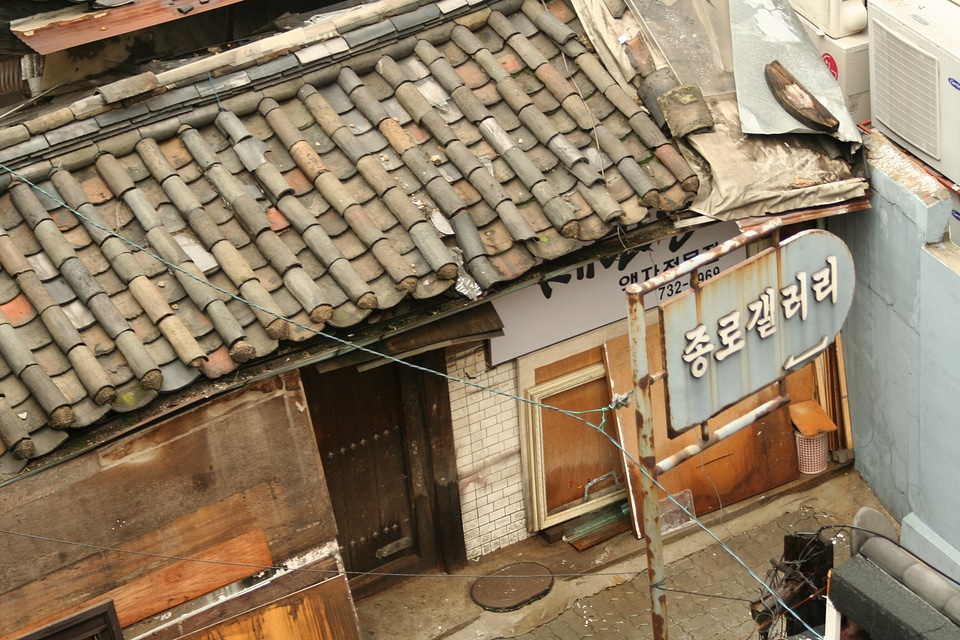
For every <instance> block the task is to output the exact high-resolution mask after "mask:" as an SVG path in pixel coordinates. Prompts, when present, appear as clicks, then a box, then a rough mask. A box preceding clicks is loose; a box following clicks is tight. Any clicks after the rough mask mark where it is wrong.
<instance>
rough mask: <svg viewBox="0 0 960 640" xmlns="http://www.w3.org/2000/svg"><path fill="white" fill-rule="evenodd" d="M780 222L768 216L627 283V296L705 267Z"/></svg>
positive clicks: (648, 290) (755, 238)
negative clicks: (655, 272)
mask: <svg viewBox="0 0 960 640" xmlns="http://www.w3.org/2000/svg"><path fill="white" fill-rule="evenodd" d="M782 224H783V223H782V222H781V220H780V218H770V219H769V220H767V221H766V222H763V223H761V224H758V225H756V226H753V227H750V228H749V229H747V230H746V231H744V232H743V233H741V234H740V235H738V236H737V237H735V238H730V239H729V240H726V241H724V242H721V243H720V244H718V245H717V246H716V247H714V248H713V249H711V250H710V251H707V252H706V253H701V254H699V255H697V256H694V257H693V258H690V259H689V260H687V261H686V262H681V263H680V264H679V265H677V266H676V267H673V268H672V269H667V270H666V271H664V272H663V273H661V274H660V275H658V276H654V277H653V278H650V279H649V280H647V281H646V282H643V283H641V284H631V285H627V296H628V297H629V296H630V295H632V294H639V295H641V296H642V295H643V294H646V293H650V292H651V291H654V290H655V289H658V288H660V287H662V286H664V285H665V284H667V283H668V282H673V281H674V280H676V279H678V278H681V277H683V276H685V275H688V274H690V273H693V272H695V271H696V270H697V269H699V268H700V267H705V266H707V265H708V264H710V263H711V262H715V261H717V260H719V259H720V258H722V257H723V256H725V255H727V254H728V253H730V252H731V251H735V250H737V249H739V248H740V247H743V246H745V245H748V244H750V243H751V242H756V241H757V240H759V239H761V238H764V237H766V236H768V235H770V234H771V233H773V232H774V231H776V230H777V229H779V228H780V227H781V226H782Z"/></svg>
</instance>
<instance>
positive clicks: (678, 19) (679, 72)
mask: <svg viewBox="0 0 960 640" xmlns="http://www.w3.org/2000/svg"><path fill="white" fill-rule="evenodd" d="M627 5H628V6H629V7H630V8H631V11H633V12H634V13H635V14H636V15H639V16H641V19H642V21H643V26H644V27H645V28H646V31H647V32H648V33H649V34H650V36H651V38H652V39H653V40H654V41H655V42H656V44H657V48H658V49H659V51H660V53H661V54H662V55H663V57H664V58H666V60H667V61H668V64H669V65H670V68H671V69H672V70H673V72H674V74H675V75H676V76H677V79H678V80H679V81H680V84H695V85H698V86H699V87H700V90H701V91H702V92H703V95H705V96H711V95H720V94H723V93H731V92H733V91H734V84H733V57H732V54H731V48H730V27H729V24H730V21H729V12H728V5H727V0H627Z"/></svg>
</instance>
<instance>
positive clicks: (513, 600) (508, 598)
mask: <svg viewBox="0 0 960 640" xmlns="http://www.w3.org/2000/svg"><path fill="white" fill-rule="evenodd" d="M552 587H553V573H551V572H550V569H548V568H546V567H545V566H543V565H542V564H538V563H536V562H517V563H516V564H511V565H508V566H506V567H504V568H503V569H500V570H499V571H496V572H494V573H491V574H490V575H488V576H486V577H483V578H480V579H479V580H477V581H476V583H474V585H473V588H472V589H470V597H471V598H473V601H474V602H476V603H477V604H478V605H480V606H481V607H483V608H484V609H486V610H487V611H513V610H514V609H519V608H520V607H522V606H523V605H525V604H529V603H531V602H533V601H535V600H539V599H540V598H542V597H543V596H545V595H547V594H548V593H550V589H551V588H552Z"/></svg>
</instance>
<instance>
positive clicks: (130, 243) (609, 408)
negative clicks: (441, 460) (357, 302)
mask: <svg viewBox="0 0 960 640" xmlns="http://www.w3.org/2000/svg"><path fill="white" fill-rule="evenodd" d="M0 170H3V171H6V172H7V173H9V174H10V175H11V176H13V177H14V178H16V179H17V180H18V181H20V182H23V183H24V184H26V185H28V186H30V187H31V188H32V189H34V190H35V191H37V192H39V193H42V194H44V195H45V196H46V197H48V198H50V199H51V200H52V201H53V202H55V203H57V204H59V205H61V206H62V207H64V208H65V209H66V210H68V211H70V212H71V213H73V215H75V216H77V218H78V219H80V220H81V221H83V222H84V224H85V225H90V226H92V227H94V228H96V229H99V230H100V231H103V232H104V233H107V234H110V235H112V236H114V237H116V238H119V239H120V240H122V241H123V242H124V243H125V244H126V245H128V246H130V247H131V248H133V249H135V250H137V251H143V252H144V253H145V254H146V255H148V256H150V257H152V258H154V259H156V260H157V261H159V262H160V263H161V264H163V265H164V266H166V267H167V268H168V269H170V270H171V271H176V272H178V273H183V274H186V275H187V276H188V277H190V278H193V279H194V280H196V281H197V282H199V283H201V284H203V285H204V286H207V287H210V288H212V289H214V290H215V291H217V292H218V293H221V294H223V295H225V296H228V297H230V298H232V299H235V300H237V301H239V302H241V303H242V304H245V305H247V306H249V307H250V308H253V309H257V310H258V311H260V312H262V313H265V314H268V315H271V316H273V317H276V318H278V319H281V320H284V321H286V322H289V323H291V324H293V325H294V326H297V327H298V328H300V329H303V330H305V331H308V332H311V333H314V334H315V335H317V336H320V337H323V338H327V339H330V340H333V341H335V342H338V343H340V344H342V345H344V346H349V347H351V348H354V349H357V350H359V351H363V352H365V353H368V354H371V355H374V356H376V357H379V358H384V359H386V360H389V361H391V362H394V363H397V364H400V365H402V366H406V367H410V368H412V369H415V370H419V371H422V372H424V373H428V374H431V375H436V376H440V377H441V378H445V379H447V380H449V381H453V382H458V383H461V384H464V385H468V386H471V387H474V388H477V389H480V390H482V391H486V392H488V393H493V394H496V395H499V396H502V397H507V398H510V399H512V400H516V401H519V402H521V403H526V404H529V405H532V406H535V407H538V408H540V409H546V410H549V411H556V412H559V413H561V414H564V415H566V416H568V417H570V418H572V419H574V420H577V421H579V422H581V423H583V424H584V425H586V426H588V427H590V428H592V429H594V430H595V431H597V432H598V433H599V434H601V435H602V436H603V437H605V438H607V440H608V441H609V442H610V443H611V444H612V445H613V446H614V447H616V448H617V449H618V450H619V451H620V452H621V453H622V454H623V456H624V458H625V459H626V460H628V461H629V463H630V464H633V465H635V466H636V467H637V468H638V469H639V470H640V472H641V473H642V474H643V475H644V476H646V477H647V478H648V479H649V480H651V481H652V482H653V484H654V486H656V487H657V488H658V489H659V490H660V491H662V492H664V494H665V495H666V497H667V498H668V499H669V500H670V501H671V502H673V503H674V504H675V505H676V506H677V507H678V508H679V509H680V510H681V511H682V512H683V513H684V514H686V515H687V516H689V517H690V519H691V521H692V522H694V523H695V524H696V525H697V526H698V527H700V529H701V530H703V531H704V532H705V533H706V534H707V535H708V536H709V537H711V538H712V539H713V540H714V541H715V542H716V543H717V544H719V546H720V548H721V549H723V551H724V552H725V553H727V554H728V555H729V556H730V557H732V558H733V559H734V560H735V561H736V562H737V563H738V564H739V565H740V566H741V567H743V568H744V569H745V570H746V572H747V573H748V575H750V577H752V578H753V579H754V580H755V581H756V582H757V583H758V584H760V585H761V588H766V589H767V591H768V592H769V593H770V595H771V596H772V597H773V598H774V599H775V600H776V601H777V602H778V603H779V604H780V605H781V606H783V607H784V609H785V610H787V611H790V609H789V607H787V606H786V603H784V602H783V601H782V599H781V598H780V596H779V594H777V593H776V592H775V591H774V590H772V589H770V588H769V587H768V586H767V585H766V584H765V583H764V581H763V580H762V579H761V578H760V577H759V576H758V575H757V574H756V573H755V572H754V571H753V570H752V569H750V567H748V566H747V564H746V563H745V562H744V561H743V560H742V559H741V558H740V557H739V556H738V555H737V554H736V553H735V552H734V551H733V550H732V549H731V548H730V547H729V546H727V545H726V543H724V542H723V541H722V540H721V539H720V537H719V536H717V535H716V534H715V533H714V532H713V531H711V530H710V528H709V527H707V526H706V525H705V524H703V522H702V521H700V519H698V518H697V517H696V515H694V514H693V513H692V512H691V511H690V510H689V509H687V508H686V507H685V506H684V505H683V504H682V503H681V502H680V501H679V500H678V499H677V498H676V497H675V496H674V495H673V494H672V493H670V492H669V491H667V490H666V489H665V488H664V487H663V485H662V484H661V483H660V482H658V481H657V479H656V478H654V477H653V476H652V475H650V474H649V472H648V471H647V470H646V469H645V468H644V467H643V465H642V464H640V462H639V461H638V460H637V459H636V458H635V457H634V456H633V455H632V454H630V452H628V451H627V450H626V449H624V447H623V446H622V445H621V444H620V443H619V442H618V441H617V440H616V439H615V438H614V437H613V436H611V435H610V434H608V433H606V431H605V430H604V424H605V421H606V415H607V413H608V412H610V411H613V410H614V409H615V408H616V406H617V404H616V402H614V403H611V404H610V405H607V406H606V407H602V408H600V409H595V410H589V411H579V412H572V411H567V410H565V409H562V408H560V407H556V406H552V405H547V404H544V403H540V402H537V401H534V400H532V399H530V398H524V397H521V396H517V395H515V394H511V393H508V392H505V391H501V390H499V389H496V388H493V387H487V386H484V385H481V384H478V383H475V382H473V381H470V380H464V379H461V378H456V377H454V376H451V375H449V374H446V373H441V372H439V371H434V370H432V369H428V368H426V367H422V366H420V365H417V364H414V363H411V362H406V361H403V360H401V359H399V358H396V357H394V356H391V355H388V354H382V353H379V352H377V351H375V350H374V349H371V348H369V347H365V346H363V345H360V344H356V343H351V342H349V341H348V340H345V339H343V338H340V337H338V336H335V335H333V334H329V333H326V332H324V331H321V330H319V329H316V328H314V327H310V326H308V325H305V324H303V323H300V322H297V321H295V320H293V319H291V318H287V317H284V316H282V315H279V314H276V313H273V312H271V311H270V310H268V309H265V308H263V307H260V306H259V305H256V304H255V303H253V302H251V301H249V300H246V299H244V298H243V297H241V296H239V295H237V294H235V293H232V292H230V291H227V290H225V289H223V288H221V287H218V286H217V285H215V284H213V283H212V282H209V281H208V280H206V279H201V278H199V277H198V276H196V275H194V274H193V273H190V272H189V271H187V270H185V269H183V268H181V267H180V266H178V265H175V264H173V263H171V262H169V261H167V260H164V259H163V258H162V257H161V256H158V255H156V254H155V253H153V252H151V251H149V250H148V249H147V248H146V247H143V246H140V245H138V244H136V243H135V242H133V241H132V240H130V239H128V238H125V237H123V236H122V235H120V234H119V233H117V232H116V231H115V230H113V229H110V228H109V227H105V226H103V225H100V224H98V223H96V222H94V221H92V220H90V219H88V218H87V217H86V216H84V215H83V213H81V212H80V211H77V210H76V209H74V208H73V207H70V206H69V205H68V204H67V203H65V202H64V201H63V200H62V199H60V198H59V197H58V196H57V195H54V194H51V193H49V192H48V191H46V190H45V189H43V188H42V187H40V186H39V185H37V184H35V183H34V182H32V181H31V180H29V179H28V178H26V177H25V176H22V175H20V174H18V173H17V172H16V171H14V170H13V169H11V168H10V167H8V166H6V165H5V164H3V163H0ZM631 393H632V392H631ZM628 395H629V394H628ZM585 413H600V414H601V422H600V424H599V425H594V424H593V423H591V422H590V421H588V420H586V419H585V418H583V417H582V414H585ZM8 533H13V532H8ZM263 568H264V569H269V568H271V567H263ZM652 586H657V587H660V586H661V585H652ZM791 613H793V612H792V611H791ZM793 615H794V616H795V617H797V619H798V620H799V621H800V622H801V623H802V624H803V625H804V626H805V627H806V628H807V629H808V630H809V631H810V632H811V633H813V634H814V635H815V636H816V638H818V639H820V640H822V636H820V635H819V634H818V633H817V632H816V631H814V630H813V629H812V628H810V627H809V625H807V624H806V622H804V621H803V620H802V619H800V618H799V616H796V614H793Z"/></svg>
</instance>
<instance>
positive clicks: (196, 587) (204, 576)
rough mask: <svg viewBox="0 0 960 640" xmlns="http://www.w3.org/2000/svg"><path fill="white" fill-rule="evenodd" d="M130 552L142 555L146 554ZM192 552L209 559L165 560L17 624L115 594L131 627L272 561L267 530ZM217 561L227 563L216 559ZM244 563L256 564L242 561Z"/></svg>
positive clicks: (123, 623)
mask: <svg viewBox="0 0 960 640" xmlns="http://www.w3.org/2000/svg"><path fill="white" fill-rule="evenodd" d="M118 555H122V554H118ZM125 557H127V558H131V557H133V558H136V557H140V558H142V557H143V556H125ZM192 557H193V558H195V559H196V560H204V561H206V562H193V561H189V560H184V561H179V562H173V563H172V564H166V565H164V566H163V567H161V568H160V569H158V570H156V571H152V572H149V573H146V574H145V575H143V576H142V577H140V578H138V579H136V580H131V581H130V582H128V583H126V584H124V585H123V586H121V587H117V588H116V589H112V590H111V591H108V592H106V593H105V594H103V595H101V596H97V597H96V598H93V599H91V600H90V601H88V602H84V603H82V604H79V605H77V606H75V607H73V608H71V609H69V610H64V611H58V612H57V613H56V614H54V615H52V616H50V617H48V618H47V619H45V620H40V621H38V622H36V623H34V624H31V625H30V626H29V627H27V628H24V629H20V630H18V631H17V633H18V634H20V633H24V632H26V631H30V630H32V629H35V628H38V627H41V626H43V625H46V624H50V623H52V622H55V621H56V620H59V619H60V618H63V617H66V616H69V615H73V614H74V613H76V612H78V611H81V610H83V609H85V608H87V607H89V606H91V605H93V604H95V603H97V602H100V601H103V600H113V604H114V607H115V608H116V611H117V618H118V619H119V621H120V626H121V627H126V626H129V625H131V624H133V623H134V622H137V621H139V620H143V619H144V618H147V617H149V616H152V615H154V614H156V613H160V612H161V611H164V610H166V609H169V608H170V607H174V606H176V605H178V604H183V603H184V602H187V601H189V600H192V599H193V598H196V597H198V596H201V595H203V594H205V593H209V592H211V591H213V590H214V589H218V588H220V587H222V586H225V585H228V584H230V583H231V582H234V581H236V580H239V579H241V578H246V577H247V576H250V575H253V574H254V573H257V572H259V571H260V569H259V568H257V567H267V566H270V565H272V564H273V559H272V558H271V557H270V550H269V549H268V548H267V539H266V537H265V536H264V535H263V530H256V531H251V532H249V533H246V534H243V535H241V536H238V537H236V538H233V539H232V540H227V541H226V542H222V543H220V544H218V545H215V546H213V547H211V548H210V549H207V550H204V551H203V552H201V553H198V554H196V555H195V556H192ZM217 562H222V563H225V564H216V563H217ZM244 564H248V565H252V566H242V565H244ZM63 590H64V592H65V593H68V592H69V591H70V585H69V584H64V585H63Z"/></svg>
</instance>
